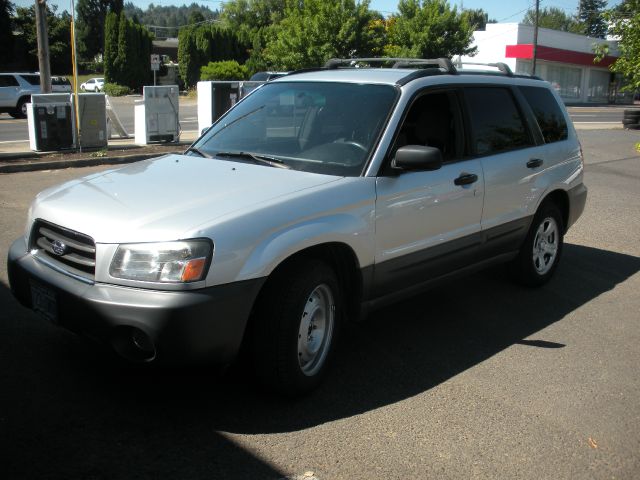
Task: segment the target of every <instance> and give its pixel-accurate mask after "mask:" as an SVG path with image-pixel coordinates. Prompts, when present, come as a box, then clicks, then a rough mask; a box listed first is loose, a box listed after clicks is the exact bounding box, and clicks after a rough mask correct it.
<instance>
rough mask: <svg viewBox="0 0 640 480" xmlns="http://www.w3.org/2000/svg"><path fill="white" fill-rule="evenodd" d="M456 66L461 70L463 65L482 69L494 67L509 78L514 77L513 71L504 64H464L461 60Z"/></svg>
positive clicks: (457, 61)
mask: <svg viewBox="0 0 640 480" xmlns="http://www.w3.org/2000/svg"><path fill="white" fill-rule="evenodd" d="M455 65H456V66H457V67H458V68H460V67H461V66H463V65H474V66H480V67H493V68H497V69H498V70H500V72H502V73H504V74H505V75H506V76H507V77H513V71H512V70H511V68H509V65H507V64H506V63H504V62H495V63H480V62H463V61H461V60H460V59H458V60H456V62H455Z"/></svg>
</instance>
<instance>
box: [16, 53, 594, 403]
mask: <svg viewBox="0 0 640 480" xmlns="http://www.w3.org/2000/svg"><path fill="white" fill-rule="evenodd" d="M342 65H343V63H342V62H332V63H331V64H330V65H329V67H325V68H319V69H317V70H314V71H305V72H298V73H295V72H294V73H292V74H288V75H285V76H282V77H280V78H278V79H276V80H274V81H271V82H268V83H267V84H265V85H264V86H262V87H260V88H258V89H256V90H255V91H254V92H252V93H251V94H250V95H248V96H247V97H245V98H244V99H242V101H240V102H239V103H238V104H237V105H236V106H235V107H234V108H232V109H231V110H230V111H229V112H227V113H226V114H225V115H224V116H223V117H222V118H221V119H220V120H219V121H217V122H216V123H215V124H214V125H212V126H211V127H210V128H209V129H208V130H207V131H206V132H205V133H204V134H203V135H202V136H201V137H200V138H199V139H198V140H197V141H196V142H195V143H194V144H193V145H192V146H191V147H190V148H189V149H188V150H187V151H186V152H185V154H183V155H166V156H163V157H159V158H156V159H153V160H148V161H143V162H139V163H136V164H133V165H131V166H126V167H122V168H117V169H114V170H110V171H106V172H102V173H97V174H94V175H90V176H87V177H85V178H81V179H79V180H75V181H72V182H69V183H66V184H64V185H61V186H58V187H55V188H51V189H49V190H46V191H44V192H42V193H40V194H39V195H38V196H37V197H36V199H35V201H34V202H33V205H32V206H31V209H30V210H29V217H28V222H27V227H26V230H25V234H24V236H23V237H21V238H20V239H18V240H17V241H16V242H15V243H14V244H13V246H12V247H11V249H10V253H9V262H8V265H9V278H10V282H11V286H12V289H13V292H14V294H15V296H16V297H17V298H18V299H19V300H20V301H21V302H22V303H23V304H24V305H26V306H27V307H29V308H32V309H33V310H35V311H36V312H38V313H40V314H41V315H42V316H43V317H45V318H46V319H48V320H50V321H52V322H54V323H58V324H60V325H61V326H63V327H66V328H68V329H71V330H73V331H75V332H79V333H81V334H84V335H86V336H88V337H91V338H94V339H98V340H100V341H102V342H104V343H106V344H108V345H110V346H112V347H113V348H114V349H115V351H116V352H118V353H119V354H120V355H121V356H123V357H125V358H127V359H129V360H132V361H139V362H151V361H158V362H160V361H163V362H165V361H166V362H176V361H187V360H202V359H211V360H214V361H216V362H220V363H229V362H231V361H233V360H234V358H235V357H236V355H237V354H238V352H239V351H240V347H241V345H242V346H244V348H243V351H246V352H247V354H248V355H250V356H251V358H252V359H253V362H254V365H255V370H256V372H257V375H258V377H259V378H260V379H261V380H262V381H263V382H264V383H266V384H267V385H269V386H271V387H273V388H275V389H277V390H279V391H281V392H286V393H293V394H295V393H301V392H305V391H309V390H310V389H312V388H314V387H315V386H317V385H318V383H319V382H320V381H321V379H322V378H323V376H324V374H325V372H326V370H327V366H328V364H329V360H330V358H331V355H332V352H333V349H334V345H335V340H336V338H337V335H338V332H339V329H340V325H341V323H343V322H344V321H346V320H347V319H352V320H356V319H359V318H361V317H363V316H364V315H365V314H366V312H367V311H369V310H370V309H372V308H375V307H379V306H381V305H384V304H387V303H389V302H394V301H397V300H398V299H400V298H403V297H406V296H410V295H415V294H416V293H418V292H420V291H422V290H424V289H426V288H428V287H431V286H432V285H434V284H436V283H438V282H440V281H443V280H449V279H451V278H452V277H454V276H456V275H461V274H467V273H469V272H472V271H475V270H478V269H480V268H484V267H486V266H489V265H493V264H496V263H499V262H509V264H510V268H511V271H512V273H513V275H514V277H515V278H516V279H517V280H518V281H520V282H522V283H524V284H527V285H531V286H538V285H541V284H543V283H545V282H547V281H548V280H549V279H550V278H551V276H552V275H553V273H554V271H555V269H556V267H557V266H558V262H559V261H560V257H561V254H562V241H563V235H564V234H565V232H566V231H567V229H568V228H569V227H570V226H571V225H572V224H573V223H574V222H575V221H576V219H577V218H578V217H579V216H580V214H581V213H582V211H583V208H584V205H585V201H586V188H585V186H584V185H583V181H582V179H583V170H584V165H583V159H582V152H581V148H580V144H579V143H578V140H577V138H576V133H575V131H574V129H573V126H572V124H571V121H570V119H569V117H568V115H567V112H566V110H565V109H564V107H563V104H562V102H561V101H560V99H559V98H558V96H557V95H556V93H555V92H554V90H553V88H551V87H550V85H549V84H548V83H546V82H544V81H542V80H540V79H536V78H531V77H524V76H518V75H513V74H512V73H511V72H510V71H509V70H508V69H507V68H506V67H505V66H503V65H500V69H501V71H497V72H494V73H491V72H486V71H484V72H481V71H473V72H470V71H465V70H457V69H456V68H455V67H454V66H453V65H452V64H451V62H450V61H448V60H447V59H439V60H434V61H428V62H425V61H422V62H421V63H420V64H412V63H409V64H408V65H407V64H403V65H400V66H401V67H403V68H379V69H374V68H348V67H347V68H345V67H342ZM396 66H398V65H396Z"/></svg>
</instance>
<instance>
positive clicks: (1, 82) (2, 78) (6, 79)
mask: <svg viewBox="0 0 640 480" xmlns="http://www.w3.org/2000/svg"><path fill="white" fill-rule="evenodd" d="M17 86H18V81H17V80H16V79H15V77H14V76H13V75H0V87H17Z"/></svg>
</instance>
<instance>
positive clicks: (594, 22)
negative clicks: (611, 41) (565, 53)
mask: <svg viewBox="0 0 640 480" xmlns="http://www.w3.org/2000/svg"><path fill="white" fill-rule="evenodd" d="M606 7H607V0H580V4H579V5H578V14H577V18H578V21H579V22H580V23H581V24H582V26H583V28H582V32H581V33H583V34H584V35H588V36H589V37H595V38H605V37H606V36H607V22H606V20H605V19H604V11H605V8H606Z"/></svg>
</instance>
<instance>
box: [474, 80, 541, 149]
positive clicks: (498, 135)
mask: <svg viewBox="0 0 640 480" xmlns="http://www.w3.org/2000/svg"><path fill="white" fill-rule="evenodd" d="M465 98H466V102H467V107H468V109H469V116H470V118H471V132H472V133H471V134H472V142H473V143H472V145H473V148H474V149H475V153H476V154H478V155H489V154H492V153H499V152H504V151H507V150H513V149H516V148H522V147H526V146H529V145H532V142H531V139H530V137H529V133H528V132H527V129H526V127H525V124H524V122H523V120H522V116H521V115H520V112H519V111H518V108H517V107H516V104H515V102H514V100H513V96H512V95H511V92H510V91H509V90H507V89H506V88H499V87H484V88H483V87H478V88H466V89H465Z"/></svg>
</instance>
